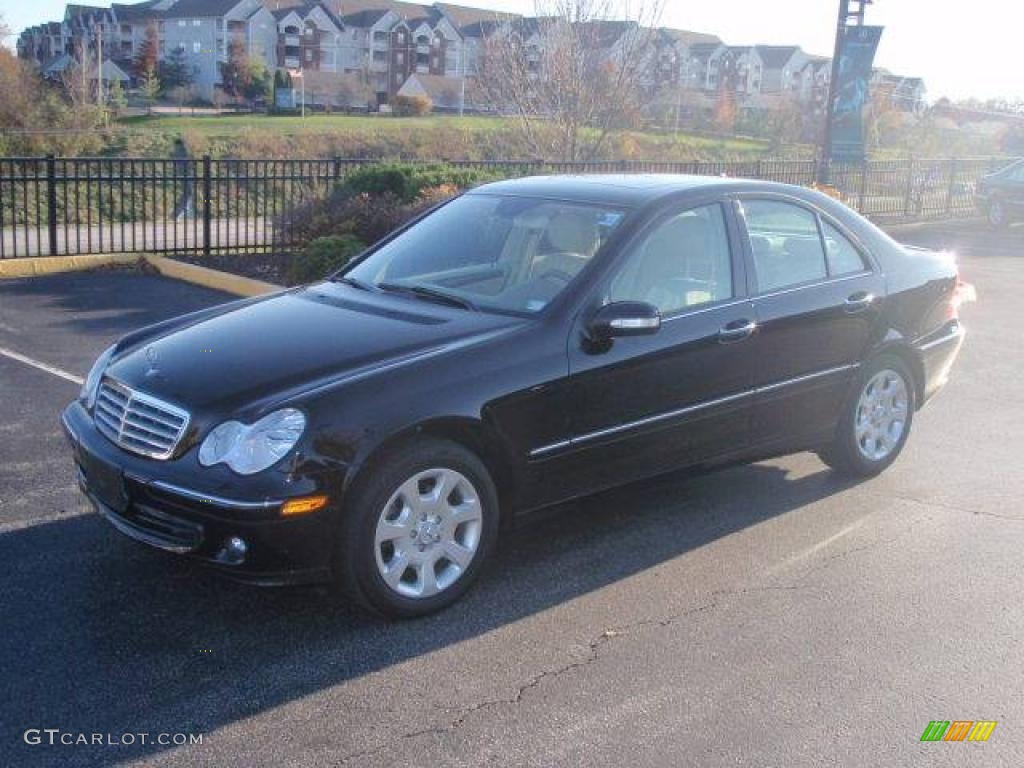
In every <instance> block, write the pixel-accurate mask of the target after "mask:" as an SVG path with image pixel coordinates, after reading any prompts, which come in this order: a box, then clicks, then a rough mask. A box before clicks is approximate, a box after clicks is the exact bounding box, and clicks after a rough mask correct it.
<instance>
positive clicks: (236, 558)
mask: <svg viewBox="0 0 1024 768" xmlns="http://www.w3.org/2000/svg"><path fill="white" fill-rule="evenodd" d="M248 552H249V545H248V544H246V543H245V539H243V538H240V537H238V536H232V537H231V538H230V539H228V540H227V542H226V543H225V544H224V559H225V560H227V561H228V562H229V563H240V562H242V561H243V560H245V556H246V555H247V554H248Z"/></svg>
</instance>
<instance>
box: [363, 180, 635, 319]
mask: <svg viewBox="0 0 1024 768" xmlns="http://www.w3.org/2000/svg"><path fill="white" fill-rule="evenodd" d="M624 215H625V214H624V213H623V212H622V211H619V210H614V209H611V208H603V207H599V206H592V205H582V204H577V203H566V202H561V201H552V200H540V199H532V198H522V197H505V196H501V195H487V194H473V195H465V196H463V197H460V198H457V199H456V200H453V201H452V202H450V203H448V204H447V205H445V206H443V207H442V208H440V209H438V210H437V211H435V212H434V213H432V214H431V215H429V216H427V217H426V218H425V219H423V220H422V221H420V222H419V223H418V224H416V225H414V226H413V227H411V228H410V229H408V230H406V231H405V232H403V233H402V234H401V235H399V236H398V237H396V238H395V239H394V240H392V241H391V242H389V243H387V244H386V245H384V246H383V247H381V248H380V249H378V250H377V251H375V252H374V253H373V254H371V255H370V256H368V257H367V258H366V259H365V260H364V261H362V262H360V263H359V264H358V265H356V266H355V267H353V268H352V269H350V270H349V271H348V272H346V273H345V274H344V276H343V279H347V280H349V281H352V282H354V283H362V284H372V285H374V286H376V288H377V289H379V290H384V291H395V292H404V293H407V294H408V295H410V296H415V297H418V298H421V299H424V300H442V301H443V300H447V301H448V302H450V303H452V304H458V305H461V306H464V307H467V308H474V309H475V308H479V309H484V310H495V311H504V312H524V313H535V312H540V311H541V310H542V309H544V307H546V306H547V305H548V304H549V303H550V302H551V301H552V300H553V299H554V298H555V297H556V296H557V295H558V294H560V293H561V292H562V291H563V290H565V288H566V286H567V285H569V283H571V282H572V281H573V280H574V279H575V278H576V276H577V275H578V274H579V273H580V272H581V271H582V270H583V268H584V267H585V266H586V265H587V264H588V263H589V261H590V259H591V258H593V256H594V254H595V253H597V250H598V249H599V248H600V247H601V245H602V244H603V243H604V242H605V241H606V240H607V239H608V236H609V235H610V234H611V233H612V231H613V230H614V229H615V228H616V227H617V226H618V225H619V223H620V222H621V221H622V219H623V218H624Z"/></svg>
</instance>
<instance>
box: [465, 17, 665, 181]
mask: <svg viewBox="0 0 1024 768" xmlns="http://www.w3.org/2000/svg"><path fill="white" fill-rule="evenodd" d="M618 7H619V3H617V2H615V1H614V0H536V8H535V17H536V18H535V19H531V20H528V21H522V20H511V21H506V22H505V23H504V25H503V28H502V29H501V30H499V32H498V33H497V34H495V35H493V36H492V37H491V38H490V39H489V41H488V42H487V44H486V48H485V50H484V52H483V57H482V61H481V63H480V70H481V71H480V77H479V85H480V92H481V97H482V98H483V100H484V101H485V103H486V104H487V106H488V107H489V108H490V109H492V110H494V111H497V112H500V113H504V114H508V115H511V116H513V118H514V123H513V124H514V125H515V127H516V131H517V132H518V133H519V134H520V136H521V138H522V139H523V140H524V142H525V144H526V145H527V146H528V147H529V148H530V151H531V152H532V153H534V154H535V155H536V156H537V157H538V158H539V159H548V158H551V159H559V160H568V161H579V160H589V159H592V158H594V157H596V156H598V154H599V153H600V151H601V149H602V147H603V146H604V143H605V141H606V139H607V138H608V135H609V133H610V132H612V131H613V130H615V129H616V128H622V127H626V126H625V125H624V121H623V116H627V115H636V114H638V112H639V110H638V102H639V101H640V100H641V99H642V98H643V94H644V91H645V88H644V85H645V81H646V75H647V70H648V67H649V64H650V55H649V54H650V50H651V44H652V42H653V36H654V34H655V32H654V28H655V27H656V26H657V21H658V18H659V16H660V9H661V0H639V3H638V4H634V5H633V11H634V12H632V13H629V12H627V18H626V19H625V20H622V19H616V18H615V10H616V9H617V8H618ZM628 10H629V9H628V8H627V11H628Z"/></svg>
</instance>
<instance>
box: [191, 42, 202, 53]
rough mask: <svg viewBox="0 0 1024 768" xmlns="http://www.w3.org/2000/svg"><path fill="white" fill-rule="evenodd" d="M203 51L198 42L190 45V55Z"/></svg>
mask: <svg viewBox="0 0 1024 768" xmlns="http://www.w3.org/2000/svg"><path fill="white" fill-rule="evenodd" d="M202 50H203V44H202V43H199V42H195V43H192V53H199V52H201V51H202Z"/></svg>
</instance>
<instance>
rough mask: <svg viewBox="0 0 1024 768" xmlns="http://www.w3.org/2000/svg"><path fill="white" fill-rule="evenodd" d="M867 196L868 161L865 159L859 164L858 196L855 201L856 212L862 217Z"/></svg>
mask: <svg viewBox="0 0 1024 768" xmlns="http://www.w3.org/2000/svg"><path fill="white" fill-rule="evenodd" d="M867 195H868V159H867V158H866V157H865V158H864V159H863V160H862V161H861V164H860V195H859V199H858V201H857V212H858V213H859V214H861V215H862V216H863V215H864V205H865V203H866V200H867Z"/></svg>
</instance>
